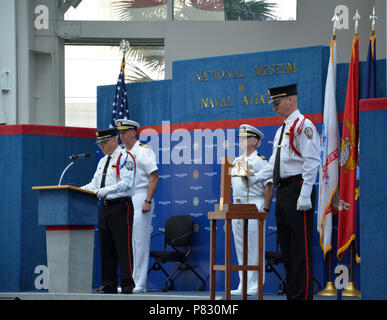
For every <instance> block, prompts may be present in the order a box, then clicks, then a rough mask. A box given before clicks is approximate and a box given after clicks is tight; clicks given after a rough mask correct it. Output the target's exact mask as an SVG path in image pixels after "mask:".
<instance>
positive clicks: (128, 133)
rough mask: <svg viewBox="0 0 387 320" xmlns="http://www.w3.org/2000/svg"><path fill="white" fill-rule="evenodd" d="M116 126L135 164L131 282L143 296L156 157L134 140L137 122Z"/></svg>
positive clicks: (135, 291) (147, 147)
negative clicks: (132, 280)
mask: <svg viewBox="0 0 387 320" xmlns="http://www.w3.org/2000/svg"><path fill="white" fill-rule="evenodd" d="M116 125H117V130H118V132H119V134H120V138H121V141H122V142H123V144H124V145H125V150H127V151H129V152H130V153H131V154H132V155H133V156H134V158H135V161H136V188H135V194H134V196H133V197H132V199H133V205H134V221H133V238H132V245H133V255H134V268H133V279H134V283H135V286H136V287H135V288H134V290H133V292H134V293H142V292H146V281H147V272H148V262H149V250H150V235H151V223H152V215H153V211H154V207H155V203H154V200H153V195H154V193H155V191H156V188H157V183H158V180H159V175H158V171H157V165H156V155H155V153H154V151H153V150H152V149H151V148H150V147H149V146H147V145H144V144H142V143H140V141H138V140H137V136H136V131H137V129H138V128H139V127H140V124H139V123H137V122H136V121H133V120H127V119H118V120H116Z"/></svg>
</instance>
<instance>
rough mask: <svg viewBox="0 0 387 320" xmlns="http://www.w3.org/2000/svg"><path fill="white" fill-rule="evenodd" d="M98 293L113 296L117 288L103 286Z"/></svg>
mask: <svg viewBox="0 0 387 320" xmlns="http://www.w3.org/2000/svg"><path fill="white" fill-rule="evenodd" d="M100 291H101V292H102V293H111V294H115V293H117V287H111V286H103V287H101V288H100Z"/></svg>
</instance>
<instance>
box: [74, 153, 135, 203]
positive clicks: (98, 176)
mask: <svg viewBox="0 0 387 320" xmlns="http://www.w3.org/2000/svg"><path fill="white" fill-rule="evenodd" d="M120 154H122V156H121V158H120V163H119V165H120V168H119V173H120V174H119V176H120V177H119V178H118V177H117V170H116V166H117V160H118V157H119V156H120ZM107 159H108V156H107V155H105V156H104V157H103V158H101V160H99V162H98V166H97V170H96V171H95V173H94V176H93V179H92V180H91V181H90V183H88V184H86V185H84V186H83V187H81V189H86V190H90V191H97V190H98V189H100V186H101V180H102V174H103V169H104V167H105V164H106V161H107ZM134 181H135V167H134V161H133V159H132V157H131V156H130V155H129V154H128V153H127V152H125V151H124V150H122V149H121V147H117V149H116V150H114V152H113V153H112V154H111V159H110V161H109V166H108V169H107V171H106V178H105V188H106V189H107V191H108V192H107V196H106V199H110V200H111V199H116V198H122V197H131V196H133V194H134Z"/></svg>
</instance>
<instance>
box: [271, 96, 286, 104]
mask: <svg viewBox="0 0 387 320" xmlns="http://www.w3.org/2000/svg"><path fill="white" fill-rule="evenodd" d="M282 98H284V97H278V98H274V99H272V100H271V101H270V102H271V103H272V104H274V105H276V104H279V103H280V101H281V99H282Z"/></svg>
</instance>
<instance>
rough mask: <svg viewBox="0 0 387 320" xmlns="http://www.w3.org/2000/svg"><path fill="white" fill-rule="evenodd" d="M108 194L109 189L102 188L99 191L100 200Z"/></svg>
mask: <svg viewBox="0 0 387 320" xmlns="http://www.w3.org/2000/svg"><path fill="white" fill-rule="evenodd" d="M107 194H108V189H107V188H101V189H98V190H97V196H98V198H100V199H103V198H105V197H106V195H107Z"/></svg>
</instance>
